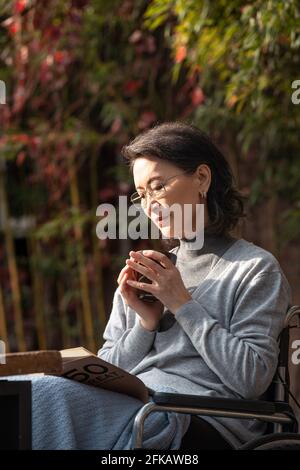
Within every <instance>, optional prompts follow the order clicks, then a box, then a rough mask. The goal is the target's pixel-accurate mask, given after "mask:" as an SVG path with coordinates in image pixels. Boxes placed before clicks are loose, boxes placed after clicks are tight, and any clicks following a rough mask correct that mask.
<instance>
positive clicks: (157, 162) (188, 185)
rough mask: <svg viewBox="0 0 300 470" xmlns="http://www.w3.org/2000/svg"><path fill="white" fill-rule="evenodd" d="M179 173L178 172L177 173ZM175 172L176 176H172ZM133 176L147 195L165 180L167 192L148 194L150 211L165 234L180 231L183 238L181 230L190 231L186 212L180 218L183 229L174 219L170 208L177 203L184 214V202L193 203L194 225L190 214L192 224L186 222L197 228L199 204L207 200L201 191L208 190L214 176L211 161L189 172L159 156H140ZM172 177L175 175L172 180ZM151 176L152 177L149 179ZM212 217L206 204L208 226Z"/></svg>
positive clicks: (149, 215)
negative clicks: (185, 217) (158, 194)
mask: <svg viewBox="0 0 300 470" xmlns="http://www.w3.org/2000/svg"><path fill="white" fill-rule="evenodd" d="M175 175H177V176H176V177H175ZM173 176H174V178H171V177H173ZM133 177H134V184H135V187H136V191H137V192H138V193H139V194H140V195H142V194H143V195H145V190H146V189H149V188H150V189H155V188H159V187H161V186H160V185H161V183H165V188H166V191H165V193H164V194H163V195H162V196H161V195H160V196H159V197H157V199H156V198H155V197H154V196H153V197H151V196H150V195H149V194H147V195H145V198H146V199H145V201H146V205H145V206H144V211H145V213H146V215H147V216H148V217H149V218H150V219H151V220H152V221H153V223H154V224H155V225H156V226H157V227H158V228H159V230H160V231H161V232H162V233H163V235H164V236H166V237H167V238H174V237H176V236H177V235H179V238H181V234H183V236H184V237H188V235H189V234H188V233H186V230H184V222H185V220H184V216H183V217H182V219H181V220H180V233H179V232H178V229H177V226H176V225H175V222H174V213H173V211H169V210H168V208H169V207H170V206H172V205H173V204H175V203H176V204H178V205H180V206H181V211H182V214H183V213H184V212H183V210H184V204H190V205H191V207H190V210H191V214H192V225H191V224H190V219H189V218H188V219H189V224H187V222H186V227H189V226H192V229H193V231H195V229H196V223H195V222H196V204H199V203H203V202H204V200H203V199H202V198H201V197H200V193H201V191H205V192H207V191H208V189H209V185H210V180H211V173H210V168H209V167H208V166H207V165H205V164H201V165H199V167H198V168H197V170H196V171H195V172H194V173H193V174H187V173H184V170H182V169H181V168H179V167H177V166H175V165H173V164H171V163H169V162H166V161H164V160H161V159H159V158H156V157H152V156H151V157H150V156H149V157H148V156H147V157H139V158H137V159H136V160H135V162H134V165H133ZM154 178H155V179H154ZM168 178H171V179H170V180H168ZM149 180H151V181H150V182H149ZM166 180H167V181H166ZM168 215H169V217H168ZM162 216H163V217H164V218H165V219H163V220H162V221H160V220H159V218H161V217H162ZM208 221H209V219H208V212H207V207H206V204H205V207H204V226H206V225H207V224H208ZM197 230H198V228H197Z"/></svg>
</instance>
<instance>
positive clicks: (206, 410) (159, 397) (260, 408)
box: [131, 305, 300, 450]
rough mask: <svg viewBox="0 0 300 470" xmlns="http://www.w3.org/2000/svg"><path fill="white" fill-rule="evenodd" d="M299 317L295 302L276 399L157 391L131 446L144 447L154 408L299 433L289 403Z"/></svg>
mask: <svg viewBox="0 0 300 470" xmlns="http://www.w3.org/2000/svg"><path fill="white" fill-rule="evenodd" d="M295 317H296V318H297V327H300V305H293V306H291V307H290V308H289V309H288V311H287V314H286V318H285V321H284V326H283V330H282V332H281V334H280V337H279V345H280V353H279V358H278V366H277V371H276V374H275V376H274V379H273V381H272V384H271V386H272V387H273V391H274V394H273V396H274V398H275V400H274V401H262V400H243V399H232V398H219V397H218V398H212V397H205V396H200V395H182V394H180V393H173V394H172V393H163V392H158V393H157V392H154V393H153V396H152V397H153V402H152V401H151V402H149V403H146V404H145V405H144V406H143V407H142V408H141V409H140V410H139V412H138V413H137V415H136V417H135V420H134V425H133V434H132V445H131V448H132V449H142V448H143V433H144V423H145V420H146V418H147V417H148V416H149V415H150V414H151V413H152V412H154V411H156V412H165V411H174V412H176V413H185V414H191V415H202V416H219V417H228V418H239V419H258V420H261V421H264V422H267V423H272V425H273V431H272V432H274V433H275V432H276V433H282V432H286V431H285V430H287V431H288V432H293V433H297V432H298V423H297V420H296V418H295V415H294V413H293V410H292V408H291V406H290V405H289V403H288V401H289V393H288V391H289V371H288V357H289V330H290V328H291V325H290V323H291V320H292V319H294V318H295ZM282 378H283V379H282ZM278 379H280V380H278ZM214 402H215V404H214ZM233 450H234V449H233Z"/></svg>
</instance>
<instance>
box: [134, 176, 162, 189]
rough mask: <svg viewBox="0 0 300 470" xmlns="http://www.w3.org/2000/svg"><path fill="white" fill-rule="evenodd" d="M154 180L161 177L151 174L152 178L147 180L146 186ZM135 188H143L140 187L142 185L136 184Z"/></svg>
mask: <svg viewBox="0 0 300 470" xmlns="http://www.w3.org/2000/svg"><path fill="white" fill-rule="evenodd" d="M154 180H161V177H160V176H153V177H152V178H150V179H149V180H148V181H147V184H146V186H148V184H149V183H151V181H154ZM136 189H143V188H142V186H137V187H136Z"/></svg>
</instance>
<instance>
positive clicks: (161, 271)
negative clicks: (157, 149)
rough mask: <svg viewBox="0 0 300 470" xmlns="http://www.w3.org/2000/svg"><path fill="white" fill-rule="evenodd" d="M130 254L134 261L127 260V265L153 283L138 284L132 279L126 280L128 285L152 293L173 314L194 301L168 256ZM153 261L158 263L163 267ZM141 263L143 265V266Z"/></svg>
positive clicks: (149, 253)
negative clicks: (190, 301)
mask: <svg viewBox="0 0 300 470" xmlns="http://www.w3.org/2000/svg"><path fill="white" fill-rule="evenodd" d="M129 254H130V255H131V257H132V258H133V260H132V259H130V260H126V264H127V265H128V266H129V267H130V268H132V269H134V270H136V271H138V272H139V273H141V274H144V275H145V276H146V277H147V278H148V279H150V280H151V281H152V284H147V283H143V282H137V281H136V280H134V279H131V278H128V279H127V280H126V283H127V284H129V285H130V286H132V287H135V288H138V289H142V290H144V291H146V292H150V293H151V294H153V295H154V296H155V297H156V298H157V299H159V300H160V301H161V303H162V304H163V305H165V306H166V307H167V308H168V309H169V310H170V312H172V313H173V314H175V313H176V311H177V310H178V309H179V308H180V307H181V306H182V305H183V304H185V303H186V302H188V301H189V300H192V296H191V294H190V293H189V291H188V290H187V289H186V288H185V286H184V284H183V281H182V278H181V275H180V272H179V271H178V269H177V268H176V266H174V264H173V263H172V261H170V260H169V258H168V257H167V256H166V255H164V254H162V253H160V252H159V251H154V250H143V254H142V253H141V252H135V251H130V252H129ZM150 258H153V259H150ZM153 260H156V261H158V262H159V263H161V264H162V265H163V266H161V265H160V264H158V263H156V262H155V261H153ZM139 263H142V265H143V266H142V265H141V264H139Z"/></svg>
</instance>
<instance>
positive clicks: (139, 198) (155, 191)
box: [130, 170, 189, 208]
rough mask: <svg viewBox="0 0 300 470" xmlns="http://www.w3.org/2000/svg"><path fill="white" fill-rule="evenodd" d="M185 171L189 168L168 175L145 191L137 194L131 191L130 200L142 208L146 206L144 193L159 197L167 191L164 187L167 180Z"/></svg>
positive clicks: (155, 197)
mask: <svg viewBox="0 0 300 470" xmlns="http://www.w3.org/2000/svg"><path fill="white" fill-rule="evenodd" d="M185 173H189V170H187V171H184V172H183V173H179V174H178V175H174V176H170V177H169V178H167V179H166V180H165V181H164V182H163V183H161V182H160V183H155V188H148V189H146V191H145V193H143V194H139V193H137V192H136V193H133V194H132V195H131V196H130V201H131V202H132V204H133V205H135V206H137V207H139V206H142V207H143V208H144V207H146V205H147V199H146V197H145V196H146V194H148V195H149V196H150V197H151V198H154V199H159V198H162V197H164V195H165V194H166V192H167V189H166V183H167V181H169V180H171V179H173V178H176V176H181V175H184V174H185Z"/></svg>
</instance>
